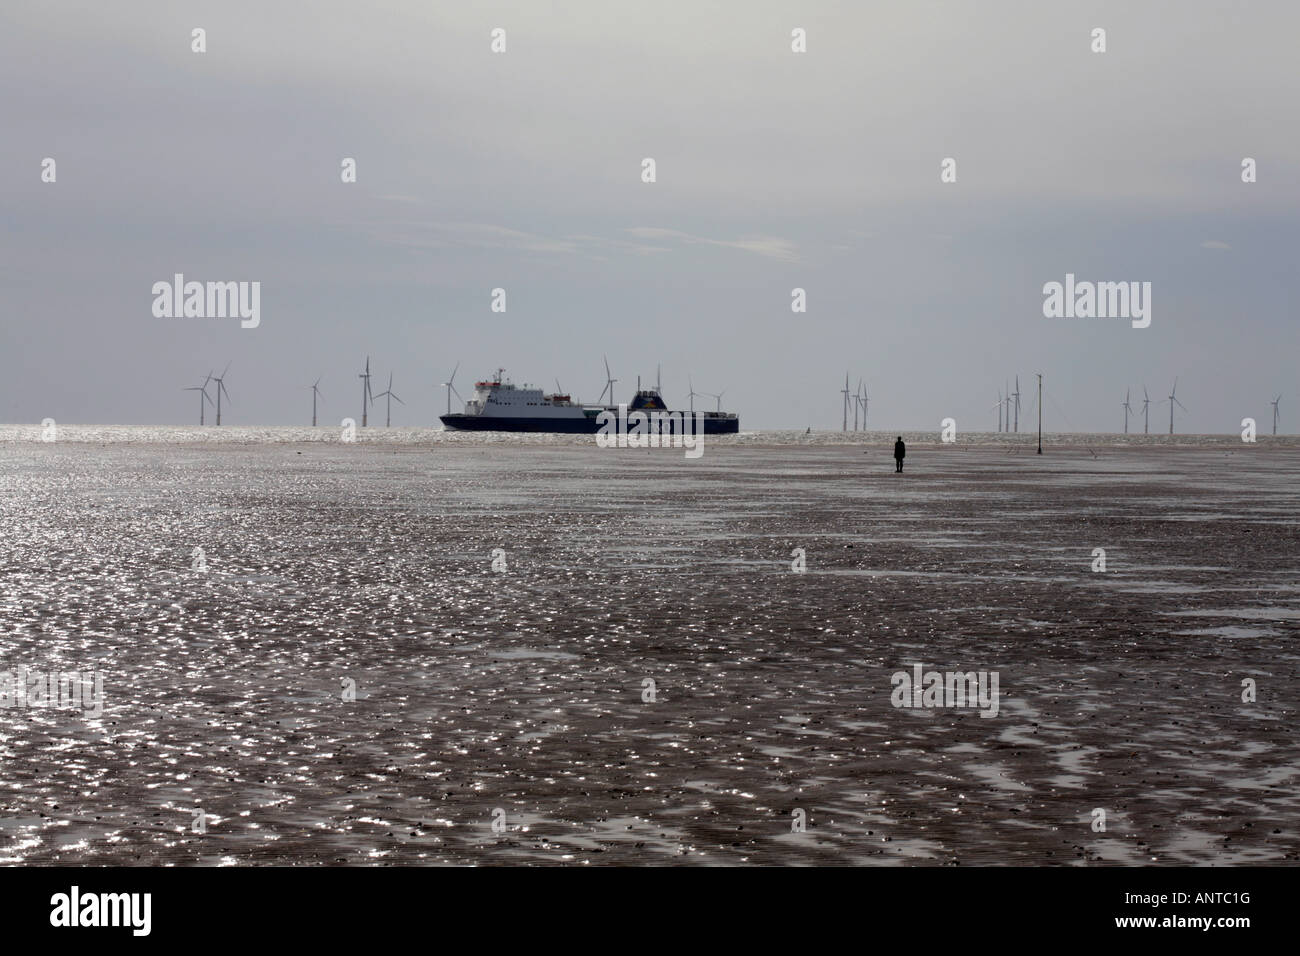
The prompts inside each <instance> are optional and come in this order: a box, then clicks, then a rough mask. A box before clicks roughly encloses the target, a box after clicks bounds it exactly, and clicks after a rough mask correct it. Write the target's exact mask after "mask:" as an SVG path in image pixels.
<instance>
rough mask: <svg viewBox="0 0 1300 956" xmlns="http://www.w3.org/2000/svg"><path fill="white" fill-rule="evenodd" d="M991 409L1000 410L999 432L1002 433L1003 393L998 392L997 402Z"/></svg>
mask: <svg viewBox="0 0 1300 956" xmlns="http://www.w3.org/2000/svg"><path fill="white" fill-rule="evenodd" d="M989 408H996V409H997V410H998V431H999V432H1001V431H1002V409H1003V404H1002V393H1001V392H998V400H997V402H996V403H994V404H993V405H990V406H989Z"/></svg>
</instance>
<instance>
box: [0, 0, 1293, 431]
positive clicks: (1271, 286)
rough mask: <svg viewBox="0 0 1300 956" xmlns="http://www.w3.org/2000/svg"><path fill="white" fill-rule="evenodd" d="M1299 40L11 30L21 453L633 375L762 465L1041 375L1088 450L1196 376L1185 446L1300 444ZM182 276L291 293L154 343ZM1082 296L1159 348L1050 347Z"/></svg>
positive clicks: (984, 418) (1221, 18) (90, 20)
mask: <svg viewBox="0 0 1300 956" xmlns="http://www.w3.org/2000/svg"><path fill="white" fill-rule="evenodd" d="M195 28H202V29H203V30H204V31H206V37H205V39H206V52H203V53H196V52H194V51H193V50H192V43H193V39H192V31H193V30H194V29H195ZM497 28H500V29H502V30H504V31H505V51H504V52H499V53H498V52H493V50H492V42H493V40H492V31H493V30H494V29H497ZM796 28H797V29H802V30H804V31H806V38H807V39H806V48H807V49H806V52H803V53H796V52H793V51H792V49H791V45H792V39H791V33H792V31H793V30H795V29H796ZM1096 28H1102V29H1104V30H1105V31H1106V34H1105V39H1106V50H1105V52H1094V51H1093V46H1094V43H1095V41H1094V39H1093V31H1094V29H1096ZM1298 33H1300V5H1297V4H1293V3H1290V2H1285V0H1274V2H1262V0H1240V2H1231V3H1229V2H1226V0H1224V2H1217V3H1207V2H1200V0H1181V2H1156V0H1142V2H1120V3H1106V2H1052V3H1042V2H1039V0H1027V2H1010V0H991V2H988V3H979V4H974V3H969V2H964V0H947V2H917V0H909V2H906V3H903V2H899V3H879V4H866V3H860V2H843V3H838V2H765V0H747V2H742V0H730V2H706V0H690V2H687V0H660V2H657V3H652V4H647V3H633V2H624V0H555V2H545V0H527V2H512V3H497V2H487V0H475V2H473V3H468V2H466V3H445V2H429V0H423V2H385V0H377V2H367V3H364V4H360V3H342V2H337V0H317V2H314V3H312V4H311V5H310V6H309V7H308V6H305V5H302V4H288V3H282V2H270V0H267V2H244V0H221V2H188V3H183V4H179V3H175V2H151V0H132V2H130V3H111V4H106V3H103V2H102V0H95V2H70V0H63V2H27V0H7V2H6V3H5V4H3V6H0V89H2V90H3V91H4V92H3V95H0V130H2V131H3V134H2V135H0V253H2V255H0V285H2V286H3V292H4V295H3V299H2V300H0V302H2V303H3V305H2V306H0V308H2V309H3V315H2V317H0V422H6V423H35V422H40V421H41V420H42V419H44V418H47V417H50V418H54V419H55V420H56V421H58V422H60V423H67V424H79V423H117V424H189V423H194V424H197V412H198V409H197V407H196V405H197V402H196V401H195V393H193V392H186V391H183V389H184V388H185V387H187V386H193V385H199V384H201V383H202V382H203V380H204V377H205V376H206V375H207V373H208V372H209V371H210V370H216V371H217V372H220V370H221V369H222V368H223V367H225V366H226V364H227V363H229V365H230V371H229V373H228V375H227V377H226V385H227V388H228V390H229V393H230V401H229V402H228V403H227V404H226V407H225V408H224V409H223V413H224V414H223V418H224V420H225V421H227V422H228V423H230V424H245V425H257V424H285V425H288V424H308V423H309V422H310V414H311V392H310V389H309V386H310V385H311V384H312V383H313V382H314V381H316V380H317V379H319V380H320V392H321V396H322V400H321V406H320V415H321V419H322V422H329V423H332V424H333V423H337V422H338V421H340V420H341V419H342V418H344V417H353V418H357V419H358V420H359V418H360V410H361V408H360V405H361V402H360V387H361V386H360V380H359V379H358V377H357V376H358V373H360V372H361V371H362V366H363V365H364V363H365V360H366V357H367V355H368V356H369V357H370V362H371V367H372V370H373V371H374V372H375V374H376V378H375V380H374V382H375V388H374V391H376V392H379V391H382V390H383V389H384V388H385V387H386V386H387V381H388V376H389V374H392V375H393V391H394V392H395V393H396V394H397V395H398V396H400V397H401V398H402V399H403V400H404V401H405V404H404V405H395V406H394V413H393V424H394V425H395V426H397V425H402V426H410V425H436V424H437V416H438V415H439V414H442V413H443V412H445V411H446V390H445V389H443V388H441V387H440V384H439V383H441V382H444V381H446V379H447V376H448V375H449V374H450V372H451V371H452V369H453V368H454V367H455V366H456V365H457V364H458V363H459V371H458V372H457V377H456V385H457V388H458V390H459V392H460V394H461V395H463V396H468V395H469V393H470V390H471V388H472V383H473V381H474V380H476V379H481V378H484V377H486V376H487V375H489V374H490V373H491V372H492V371H493V370H494V369H496V368H498V367H504V368H505V369H506V374H507V376H509V377H510V378H512V379H513V380H514V381H516V382H520V383H524V382H528V383H537V384H539V385H542V386H544V387H545V388H547V389H548V390H550V389H552V388H553V387H554V386H555V384H556V382H557V381H558V383H560V385H561V386H562V387H563V389H564V390H565V391H567V392H569V393H572V394H573V395H574V397H575V398H577V399H580V400H586V401H594V400H595V399H596V398H597V396H598V395H599V394H600V391H601V389H602V387H603V385H604V379H605V374H604V366H603V364H602V362H603V356H608V359H609V363H610V366H611V368H612V370H613V375H614V376H615V377H616V378H617V379H618V383H617V384H616V386H615V390H616V391H615V394H616V397H618V398H620V399H627V398H629V397H630V396H631V392H632V389H633V388H634V387H635V383H636V378H637V376H638V375H640V376H642V380H643V382H649V381H651V380H653V379H654V377H655V375H656V368H657V367H658V366H662V381H663V387H664V392H665V398H666V400H667V401H668V403H669V405H670V406H671V407H683V406H684V405H685V404H686V402H687V387H688V386H687V383H688V380H689V382H690V383H692V384H693V385H694V388H695V389H696V390H697V391H699V392H702V393H719V392H721V393H722V394H723V397H722V399H721V404H722V407H723V408H724V409H726V410H730V411H735V412H737V413H738V414H739V415H740V420H741V426H742V428H743V429H745V430H750V429H762V428H799V429H802V428H804V427H805V426H812V427H813V428H815V429H822V428H839V427H840V424H841V415H842V398H841V395H840V393H839V390H840V389H841V388H842V387H843V382H844V378H845V375H846V373H847V374H848V375H849V377H850V379H851V383H852V384H851V387H853V388H856V386H857V382H858V380H859V379H862V380H863V382H864V383H865V388H866V390H867V393H868V394H869V395H870V398H871V403H870V415H871V418H870V424H871V426H872V427H873V428H881V429H887V430H893V429H899V430H903V429H908V430H912V429H926V428H934V429H935V430H936V431H938V429H939V427H940V422H941V420H942V419H944V418H946V417H952V418H954V419H955V420H956V422H957V427H958V430H959V432H960V431H961V430H963V429H964V430H972V431H984V430H990V429H993V428H995V427H996V424H997V412H996V411H995V409H994V407H993V406H994V403H995V402H996V401H997V398H998V394H999V391H1000V390H1002V389H1003V388H1004V387H1005V386H1004V383H1005V382H1007V381H1008V380H1010V381H1012V382H1013V383H1014V377H1015V376H1016V375H1017V374H1019V376H1020V384H1021V390H1022V391H1023V392H1024V393H1025V396H1024V398H1023V400H1022V401H1023V408H1024V410H1025V411H1024V414H1028V410H1029V408H1030V399H1029V392H1030V391H1031V390H1032V387H1033V386H1032V384H1031V383H1032V382H1034V380H1035V379H1034V376H1035V373H1042V375H1043V381H1044V391H1045V393H1046V394H1047V395H1048V398H1047V399H1045V400H1044V427H1045V428H1046V429H1048V430H1052V431H1073V430H1082V431H1119V430H1121V429H1122V427H1123V410H1122V408H1121V402H1122V401H1123V400H1124V397H1125V393H1126V390H1128V389H1132V391H1133V393H1134V394H1135V398H1134V399H1133V403H1134V406H1135V408H1136V409H1139V410H1140V408H1141V396H1142V387H1143V385H1144V384H1145V386H1146V387H1147V388H1148V389H1149V391H1150V395H1151V400H1152V403H1153V404H1152V406H1151V419H1152V425H1153V431H1154V430H1156V429H1155V425H1156V423H1157V422H1162V423H1163V426H1164V428H1163V429H1162V430H1167V427H1168V406H1167V405H1163V406H1161V405H1157V404H1155V403H1157V402H1159V401H1160V400H1161V399H1163V398H1164V397H1165V396H1167V395H1168V393H1169V389H1170V386H1171V385H1172V384H1173V382H1174V379H1175V378H1177V379H1178V398H1179V399H1180V400H1181V401H1182V403H1183V404H1184V405H1185V406H1186V409H1187V410H1186V411H1185V412H1184V411H1182V410H1181V409H1180V410H1179V412H1178V418H1177V420H1176V428H1177V430H1178V431H1179V432H1217V433H1235V432H1238V431H1239V430H1240V422H1241V419H1242V418H1243V417H1247V416H1251V417H1255V418H1256V419H1257V420H1258V421H1259V422H1260V428H1261V431H1267V430H1268V429H1269V428H1270V427H1271V414H1272V413H1271V408H1270V405H1269V402H1270V400H1271V399H1272V398H1274V397H1275V396H1276V395H1277V394H1279V393H1280V394H1281V395H1282V400H1281V404H1280V411H1281V416H1282V417H1281V427H1280V431H1282V432H1287V433H1294V432H1295V431H1296V428H1297V425H1300V369H1298V364H1300V363H1298V362H1297V357H1298V356H1300V331H1298V329H1300V326H1298V324H1297V321H1296V311H1295V310H1296V297H1295V295H1294V293H1293V284H1294V282H1295V277H1296V276H1297V274H1300V269H1297V266H1296V258H1297V250H1300V242H1298V241H1297V240H1300V225H1298V223H1300V219H1298V218H1297V215H1296V213H1297V207H1298V205H1300V202H1298V201H1300V129H1298V128H1297V124H1296V122H1295V107H1296V103H1297V102H1300V72H1298V71H1297V70H1296V69H1295V55H1294V42H1293V38H1294V37H1295V36H1296V35H1297V34H1298ZM647 157H649V158H653V159H654V161H655V173H656V178H655V181H654V182H653V183H647V182H644V181H643V179H642V169H643V165H642V161H643V159H645V158H647ZM1246 157H1250V158H1252V159H1254V160H1255V162H1256V170H1257V172H1256V176H1257V181H1256V182H1253V183H1244V182H1242V161H1243V159H1244V158H1246ZM46 158H52V159H54V160H55V175H56V179H55V181H54V182H43V181H42V163H43V161H44V160H45V159H46ZM345 158H351V159H354V160H355V162H356V182H343V181H342V179H343V177H342V175H341V167H342V163H343V160H344V159H345ZM946 158H952V159H954V160H955V161H956V181H955V182H942V181H941V175H940V173H941V163H942V162H943V160H944V159H946ZM178 272H179V273H183V274H184V276H185V277H186V279H187V280H193V281H200V282H206V281H248V282H252V281H256V282H259V283H260V290H261V309H260V323H259V324H258V326H257V327H256V328H241V324H240V321H239V320H238V319H237V318H229V317H226V318H218V317H213V318H196V317H189V318H185V317H158V316H156V315H154V310H153V308H152V307H153V303H154V294H153V292H152V289H153V286H154V284H155V283H156V282H160V281H165V282H170V281H171V279H172V276H173V275H174V274H175V273H178ZM1067 273H1068V274H1074V275H1075V276H1076V277H1077V279H1078V280H1080V281H1083V280H1091V281H1096V282H1103V281H1105V282H1114V281H1138V282H1150V283H1151V290H1152V291H1151V323H1150V326H1149V327H1147V328H1133V327H1132V325H1131V323H1130V322H1129V321H1127V320H1124V319H1114V318H1106V319H1101V318H1048V317H1046V316H1044V314H1043V302H1044V293H1043V286H1044V284H1045V283H1048V282H1053V281H1056V282H1064V280H1065V276H1066V274H1067ZM498 288H500V289H504V290H505V303H506V310H505V312H493V311H492V302H493V290H494V289H498ZM796 288H801V289H803V290H805V295H806V302H807V311H806V312H803V313H795V312H793V311H792V309H791V302H792V290H793V289H796ZM688 376H689V379H688ZM697 401H698V402H702V403H707V404H708V406H709V407H714V405H715V403H716V400H715V399H713V398H703V399H698V400H697ZM459 404H460V403H459V402H458V401H457V400H456V399H455V398H453V406H455V407H456V410H459ZM209 414H210V413H209ZM209 423H211V418H210V417H209ZM1130 427H1131V428H1138V429H1140V428H1141V425H1140V422H1139V423H1132V422H1131V424H1130Z"/></svg>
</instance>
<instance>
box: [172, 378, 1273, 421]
mask: <svg viewBox="0 0 1300 956" xmlns="http://www.w3.org/2000/svg"><path fill="white" fill-rule="evenodd" d="M210 381H212V373H211V372H209V373H208V377H207V378H205V379H204V380H203V384H202V385H192V386H190V387H189V388H186V389H183V391H186V392H198V393H199V424H200V425H202V424H203V408H204V404H205V403H207V402H210V401H212V398H211V397H210V396H209V395H208V382H210ZM1279 397H1280V396H1279ZM1273 404H1274V405H1275V406H1276V405H1277V402H1274V403H1273ZM1273 411H1274V415H1273V418H1274V421H1273V434H1274V435H1276V434H1277V414H1276V412H1277V409H1276V408H1274V409H1273Z"/></svg>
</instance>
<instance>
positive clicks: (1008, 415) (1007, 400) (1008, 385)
mask: <svg viewBox="0 0 1300 956" xmlns="http://www.w3.org/2000/svg"><path fill="white" fill-rule="evenodd" d="M1006 403H1007V431H1011V382H1010V380H1008V381H1007V397H1006Z"/></svg>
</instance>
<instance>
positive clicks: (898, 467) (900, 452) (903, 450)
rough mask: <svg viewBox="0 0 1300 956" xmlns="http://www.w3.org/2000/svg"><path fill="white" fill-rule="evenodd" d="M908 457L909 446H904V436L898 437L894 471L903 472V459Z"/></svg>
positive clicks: (895, 446)
mask: <svg viewBox="0 0 1300 956" xmlns="http://www.w3.org/2000/svg"><path fill="white" fill-rule="evenodd" d="M905 457H907V446H906V445H904V444H903V436H902V435H899V436H898V441H896V442H894V465H895V467H894V471H895V472H902V470H903V459H904V458H905Z"/></svg>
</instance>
